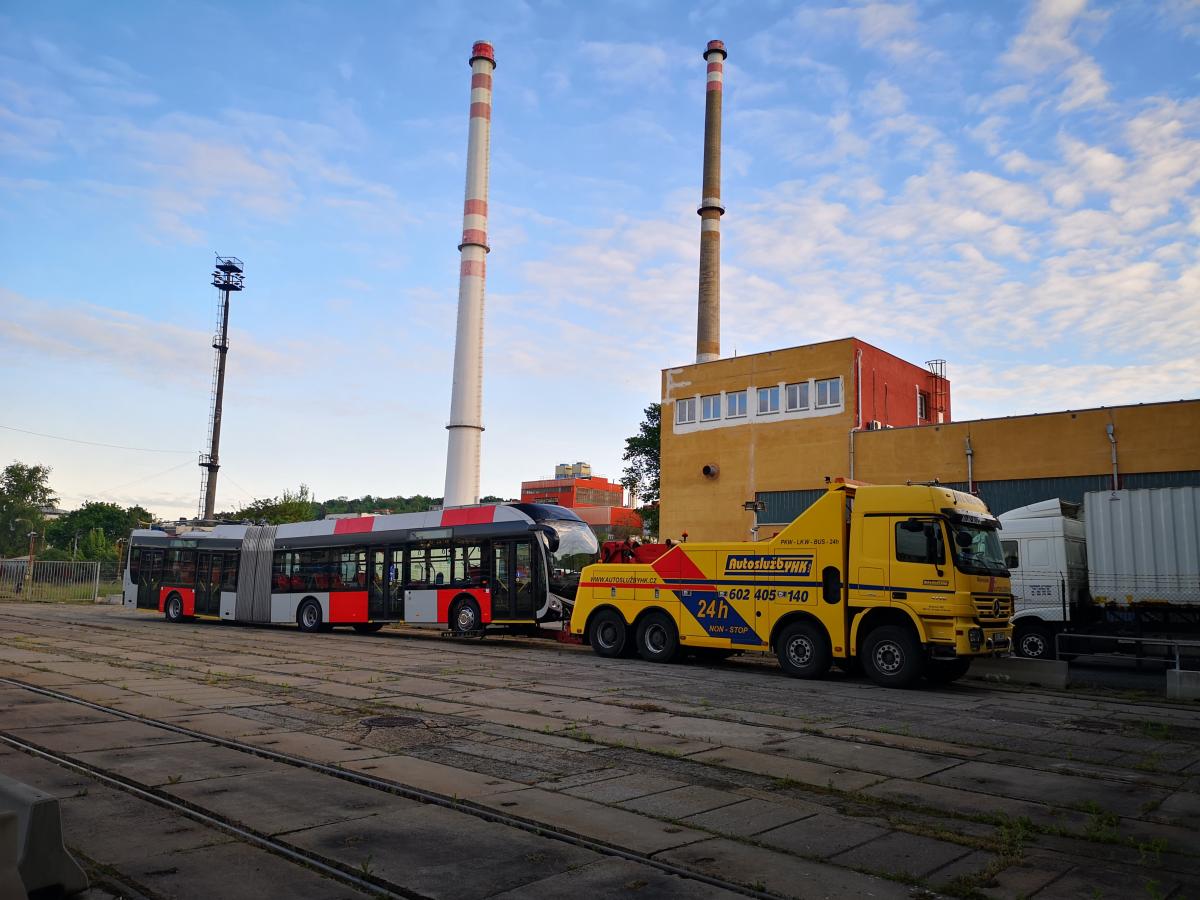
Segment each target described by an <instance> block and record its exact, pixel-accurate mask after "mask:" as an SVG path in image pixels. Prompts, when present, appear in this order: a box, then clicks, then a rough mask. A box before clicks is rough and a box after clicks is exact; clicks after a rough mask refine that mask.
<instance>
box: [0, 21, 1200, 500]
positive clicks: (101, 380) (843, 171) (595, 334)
mask: <svg viewBox="0 0 1200 900" xmlns="http://www.w3.org/2000/svg"><path fill="white" fill-rule="evenodd" d="M713 38H719V39H721V40H723V41H725V43H726V46H727V48H728V50H729V58H728V60H727V63H726V69H725V93H724V172H723V191H722V193H723V196H724V200H725V205H726V214H725V216H724V219H723V221H722V244H723V256H722V265H723V281H722V352H723V354H725V355H732V354H734V353H738V354H746V353H754V352H758V351H763V350H770V349H776V348H780V347H788V346H795V345H799V344H805V343H810V342H814V341H820V340H827V339H833V338H840V337H847V336H851V335H854V336H857V337H860V338H862V339H864V340H866V341H869V342H871V343H873V344H876V345H877V346H880V347H882V348H884V349H886V350H889V351H891V352H893V353H895V354H897V355H899V356H901V357H903V358H905V359H908V360H910V361H913V362H916V363H918V364H919V363H923V362H924V361H925V360H927V359H932V358H938V357H941V358H945V359H947V360H948V375H949V377H950V379H951V383H952V396H953V404H954V406H953V408H954V413H955V417H956V418H958V419H969V418H978V417H985V416H1002V415H1013V414H1019V413H1030V412H1044V411H1050V410H1057V409H1072V408H1083V407H1092V406H1098V405H1108V404H1122V403H1140V402H1151V401H1161V400H1177V399H1183V398H1194V397H1197V396H1200V253H1198V246H1200V189H1198V187H1197V185H1198V182H1200V0H1157V2H1136V0H1123V2H1108V3H1105V2H1085V0H1036V2H1032V3H1028V4H1020V3H1011V2H1007V0H1005V2H993V3H987V2H978V3H969V4H963V3H959V2H951V0H946V2H936V0H913V2H870V3H858V2H825V3H822V2H816V3H800V4H796V3H783V2H778V3H776V2H761V3H753V2H732V0H697V2H694V3H668V2H658V0H628V2H597V3H588V4H584V3H573V2H565V0H563V2H521V0H494V2H489V3H486V4H481V3H467V2H441V3H408V2H393V3H383V2H368V0H360V2H356V3H353V4H333V3H316V2H277V3H273V2H262V3H253V4H245V3H239V4H234V3H218V2H195V0H189V2H186V3H184V2H172V0H156V2H150V0H145V2H133V0H130V2H121V3H106V4H100V3H94V2H82V0H79V2H68V0H63V2H55V3H10V4H5V5H3V6H0V378H2V379H3V385H4V387H3V392H2V393H0V397H2V398H3V399H2V402H0V426H2V427H0V464H7V463H8V462H9V461H12V460H20V461H21V462H24V463H29V464H32V463H43V464H46V465H50V466H52V467H53V474H52V476H51V485H52V486H53V487H54V488H55V489H56V490H57V492H58V494H59V497H60V505H62V506H65V507H67V508H72V507H74V506H77V505H79V504H80V503H82V502H83V501H85V500H106V501H111V502H116V503H120V504H122V505H129V504H134V503H138V504H141V505H143V506H145V507H147V508H148V509H150V510H152V511H153V512H155V513H157V514H159V515H161V516H164V517H168V518H173V517H175V516H184V515H193V514H194V513H195V510H196V507H197V500H198V497H199V488H200V470H199V468H198V467H197V465H196V454H197V453H198V452H199V451H200V450H201V449H203V448H204V446H205V442H206V431H207V419H208V407H209V393H210V385H211V378H212V363H213V350H212V348H211V346H210V343H211V335H212V332H213V330H214V323H215V321H216V306H217V292H216V290H215V289H214V288H212V287H211V285H210V284H209V281H210V272H211V267H212V263H213V254H214V253H220V254H222V255H231V256H237V257H240V258H241V259H242V260H244V262H245V271H246V289H245V291H244V292H243V293H241V294H240V295H235V296H234V301H233V310H232V314H231V337H230V346H231V349H230V354H229V368H228V376H227V382H226V405H225V416H224V425H223V430H222V441H221V454H220V456H221V463H222V467H221V472H220V476H219V482H218V483H219V490H218V504H217V505H218V509H229V508H233V507H236V506H240V505H242V504H244V503H246V502H248V501H249V500H251V499H253V498H256V497H268V496H275V495H277V494H279V493H281V492H282V491H284V490H285V489H291V490H294V489H296V488H297V487H298V486H299V485H300V484H301V483H305V484H308V485H310V486H311V487H312V489H313V490H314V492H315V493H316V496H317V497H318V498H319V499H326V498H330V497H337V496H349V497H355V496H360V495H363V494H368V493H369V494H373V495H376V496H391V495H396V494H404V495H409V494H415V493H425V494H430V495H433V496H440V495H441V493H442V488H443V485H444V477H445V449H446V432H445V425H446V422H447V420H448V417H449V401H450V368H451V362H452V358H453V339H454V322H455V310H456V303H457V279H458V252H457V248H456V245H457V243H458V240H459V237H460V233H461V210H462V198H463V179H464V173H465V151H466V133H467V118H468V116H467V113H468V94H469V86H470V69H469V67H468V62H467V60H468V57H469V55H470V49H471V44H472V42H473V41H475V40H479V39H486V40H490V41H491V42H492V43H493V44H494V46H495V51H496V59H497V63H498V65H497V69H496V72H495V82H494V96H493V118H492V126H493V127H492V156H491V196H490V205H489V212H490V229H489V231H490V235H489V236H490V241H491V246H492V252H491V254H490V256H489V258H488V281H487V311H486V326H485V329H486V331H485V333H486V350H485V376H484V378H485V386H484V423H485V426H486V428H487V430H486V431H485V433H484V436H483V471H482V489H483V491H484V493H488V494H497V495H500V496H506V497H512V496H516V495H517V493H518V491H519V483H520V481H521V480H523V479H532V478H538V477H546V476H548V475H550V474H552V473H553V470H554V465H555V464H556V463H559V462H565V461H576V460H585V461H589V462H591V463H592V465H593V470H594V471H595V472H596V473H597V474H600V475H606V476H609V477H613V478H617V477H619V475H620V471H621V468H622V462H621V453H622V449H623V446H624V439H625V438H626V437H627V436H629V435H630V434H633V433H634V432H635V430H636V428H637V425H638V422H639V421H640V420H641V417H642V411H643V409H644V408H645V406H646V405H647V404H649V403H652V402H654V401H656V400H657V399H658V396H659V378H660V370H661V369H662V368H664V367H667V366H673V365H681V364H687V363H690V362H692V361H693V359H694V353H695V316H696V291H697V272H698V252H699V250H698V248H699V231H700V227H699V218H698V217H697V215H696V207H697V205H698V202H699V199H700V174H701V171H700V170H701V152H702V133H703V126H704V84H705V64H704V60H703V58H702V51H703V49H704V46H705V44H706V42H707V41H708V40H710V39H713ZM28 432H37V433H39V434H30V433H28ZM41 435H52V436H54V437H45V436H41ZM61 438H70V439H72V440H70V441H68V440H61ZM78 441H89V442H92V443H90V444H85V443H77V442H78ZM101 444H103V445H112V446H97V445H101Z"/></svg>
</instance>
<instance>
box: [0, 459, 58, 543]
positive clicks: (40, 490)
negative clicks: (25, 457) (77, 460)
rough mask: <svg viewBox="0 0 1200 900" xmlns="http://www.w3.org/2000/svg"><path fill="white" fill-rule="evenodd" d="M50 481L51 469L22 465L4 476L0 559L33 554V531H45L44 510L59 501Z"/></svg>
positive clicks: (0, 504)
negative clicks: (31, 551) (30, 540)
mask: <svg viewBox="0 0 1200 900" xmlns="http://www.w3.org/2000/svg"><path fill="white" fill-rule="evenodd" d="M49 479H50V467H49V466H41V465H34V466H27V465H25V464H24V463H19V462H13V463H11V464H9V465H8V466H6V467H5V468H4V472H3V473H0V556H24V555H25V554H26V553H28V552H29V532H31V531H36V532H38V534H41V533H42V532H43V531H44V525H45V518H44V517H43V516H42V507H44V506H53V505H54V503H56V502H57V501H58V497H57V496H55V493H54V491H53V490H51V489H50V485H49Z"/></svg>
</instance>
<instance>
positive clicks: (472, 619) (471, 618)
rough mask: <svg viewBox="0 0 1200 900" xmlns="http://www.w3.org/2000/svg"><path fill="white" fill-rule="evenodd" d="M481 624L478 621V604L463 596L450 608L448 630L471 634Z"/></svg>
mask: <svg viewBox="0 0 1200 900" xmlns="http://www.w3.org/2000/svg"><path fill="white" fill-rule="evenodd" d="M481 627H482V626H481V625H480V621H479V604H478V603H476V602H475V601H474V600H472V599H471V598H470V597H464V598H463V599H462V600H459V601H458V602H457V603H455V604H454V608H453V609H452V610H450V630H451V631H453V632H454V633H455V634H471V633H472V632H476V631H478V630H479V629H480V628H481Z"/></svg>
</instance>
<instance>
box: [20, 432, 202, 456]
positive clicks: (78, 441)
mask: <svg viewBox="0 0 1200 900" xmlns="http://www.w3.org/2000/svg"><path fill="white" fill-rule="evenodd" d="M0 428H3V429H5V430H6V431H18V432H20V433H21V434H32V435H36V436H37V437H44V438H51V439H53V440H56V441H67V442H69V443H72V444H87V445H88V446H89V447H108V448H109V449H112V450H135V451H137V452H139V453H194V452H195V451H194V450H162V449H159V448H157V447H128V446H126V445H124V444H106V443H104V442H102V441H85V440H83V439H81V438H72V437H64V436H63V435H61V434H46V433H44V432H41V431H30V430H29V429H27V428H17V427H15V426H13V425H0Z"/></svg>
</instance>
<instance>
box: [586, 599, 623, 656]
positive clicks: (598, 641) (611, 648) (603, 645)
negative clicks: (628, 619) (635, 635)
mask: <svg viewBox="0 0 1200 900" xmlns="http://www.w3.org/2000/svg"><path fill="white" fill-rule="evenodd" d="M588 639H589V641H590V642H591V644H592V649H593V650H595V651H596V652H597V653H598V654H600V655H601V656H608V657H617V656H621V655H623V654H624V653H625V644H626V643H627V642H628V641H629V629H628V628H627V627H626V626H625V620H624V619H622V618H621V614H620V613H619V612H617V611H616V610H615V609H602V610H600V612H598V613H596V617H595V618H594V619H592V627H591V628H590V629H589V633H588Z"/></svg>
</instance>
